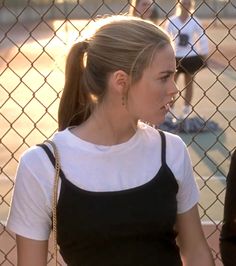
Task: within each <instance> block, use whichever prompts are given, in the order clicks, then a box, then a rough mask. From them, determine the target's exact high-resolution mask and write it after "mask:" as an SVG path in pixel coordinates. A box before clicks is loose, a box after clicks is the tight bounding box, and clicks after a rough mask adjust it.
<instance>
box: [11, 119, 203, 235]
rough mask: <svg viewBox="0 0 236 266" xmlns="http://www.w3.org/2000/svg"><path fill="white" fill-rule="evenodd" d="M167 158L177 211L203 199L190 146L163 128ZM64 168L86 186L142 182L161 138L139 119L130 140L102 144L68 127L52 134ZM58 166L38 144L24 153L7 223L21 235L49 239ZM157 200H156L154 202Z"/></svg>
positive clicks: (113, 187) (112, 187)
mask: <svg viewBox="0 0 236 266" xmlns="http://www.w3.org/2000/svg"><path fill="white" fill-rule="evenodd" d="M165 135H166V142H167V147H166V162H167V164H168V166H169V168H170V169H171V170H172V172H173V174H174V176H175V177H176V179H177V183H178V185H179V191H178V194H177V204H178V213H183V212H186V211H188V210H189V209H190V208H192V207H193V206H194V205H195V204H196V203H197V202H198V200H199V191H198V188H197V185H196V182H195V180H194V177H193V171H192V166H191V162H190V158H189V155H188V151H187V149H186V146H185V144H184V142H183V141H182V140H181V138H180V137H178V136H176V135H173V134H170V133H167V132H165ZM53 141H54V142H55V144H56V145H57V147H58V150H59V154H60V161H61V168H62V170H63V172H64V174H65V176H66V178H67V179H68V180H70V182H72V183H73V184H75V185H76V186H78V187H80V188H81V189H84V190H88V191H96V192H100V191H119V190H125V189H129V188H133V187H136V186H140V185H143V184H145V183H147V182H148V181H150V180H151V179H152V178H154V176H155V175H156V174H157V172H158V170H159V169H160V167H161V138H160V134H159V132H158V131H157V130H155V129H154V128H152V127H150V126H148V125H146V124H143V123H139V126H138V130H137V132H136V133H135V135H134V136H133V137H132V138H131V139H129V140H128V141H127V142H125V143H122V144H119V145H114V146H101V145H95V144H93V143H89V142H86V141H84V140H82V139H80V138H78V137H77V136H75V135H74V134H72V133H71V131H70V130H69V129H66V130H64V131H61V132H58V133H56V134H55V135H54V137H53ZM54 174H55V170H54V167H53V165H52V163H51V162H50V160H49V159H48V157H47V155H46V153H45V151H44V150H43V149H42V148H40V147H37V146H34V147H32V148H30V149H28V150H27V151H26V152H25V153H24V154H23V155H22V157H21V160H20V163H19V166H18V170H17V175H16V182H15V188H14V194H13V199H12V204H11V211H10V214H9V217H8V222H7V227H8V229H10V230H11V231H13V232H15V233H16V234H18V235H21V236H24V237H27V238H30V239H35V240H46V239H48V237H49V234H50V230H51V197H52V191H53V181H54ZM153 204H154V206H155V202H153Z"/></svg>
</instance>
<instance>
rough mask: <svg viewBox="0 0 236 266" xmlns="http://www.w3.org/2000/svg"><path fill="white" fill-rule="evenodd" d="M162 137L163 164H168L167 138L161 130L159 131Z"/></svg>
mask: <svg viewBox="0 0 236 266" xmlns="http://www.w3.org/2000/svg"><path fill="white" fill-rule="evenodd" d="M158 131H159V133H160V136H161V163H162V164H165V163H166V136H165V133H164V132H163V131H161V130H158Z"/></svg>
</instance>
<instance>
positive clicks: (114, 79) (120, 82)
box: [110, 70, 129, 95]
mask: <svg viewBox="0 0 236 266" xmlns="http://www.w3.org/2000/svg"><path fill="white" fill-rule="evenodd" d="M110 82H111V85H112V87H113V88H114V89H115V90H116V92H118V93H119V94H122V95H124V94H126V93H127V90H128V87H129V75H128V74H127V73H125V72H124V71H123V70H117V71H115V72H114V73H112V75H111V78H110Z"/></svg>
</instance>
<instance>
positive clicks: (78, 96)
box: [58, 41, 91, 131]
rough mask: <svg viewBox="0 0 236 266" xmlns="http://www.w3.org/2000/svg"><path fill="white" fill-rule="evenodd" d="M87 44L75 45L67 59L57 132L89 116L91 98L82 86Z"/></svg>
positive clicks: (79, 122) (77, 123)
mask: <svg viewBox="0 0 236 266" xmlns="http://www.w3.org/2000/svg"><path fill="white" fill-rule="evenodd" d="M87 48H88V43H87V42H85V41H83V42H79V43H77V44H75V45H74V46H73V47H72V48H71V50H70V52H69V54H68V57H67V60H66V69H65V86H64V90H63V93H62V96H61V100H60V104H59V111H58V127H59V128H58V130H59V131H61V130H64V129H65V128H67V127H68V126H73V125H79V124H81V123H82V122H83V121H85V120H86V119H87V118H88V116H89V115H90V107H91V97H90V94H89V92H88V89H87V88H86V87H85V86H84V82H83V73H84V62H83V60H84V54H85V52H86V50H87Z"/></svg>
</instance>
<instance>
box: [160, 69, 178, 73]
mask: <svg viewBox="0 0 236 266" xmlns="http://www.w3.org/2000/svg"><path fill="white" fill-rule="evenodd" d="M176 71H177V70H173V71H172V70H164V71H161V72H159V73H160V74H175V73H176Z"/></svg>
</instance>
